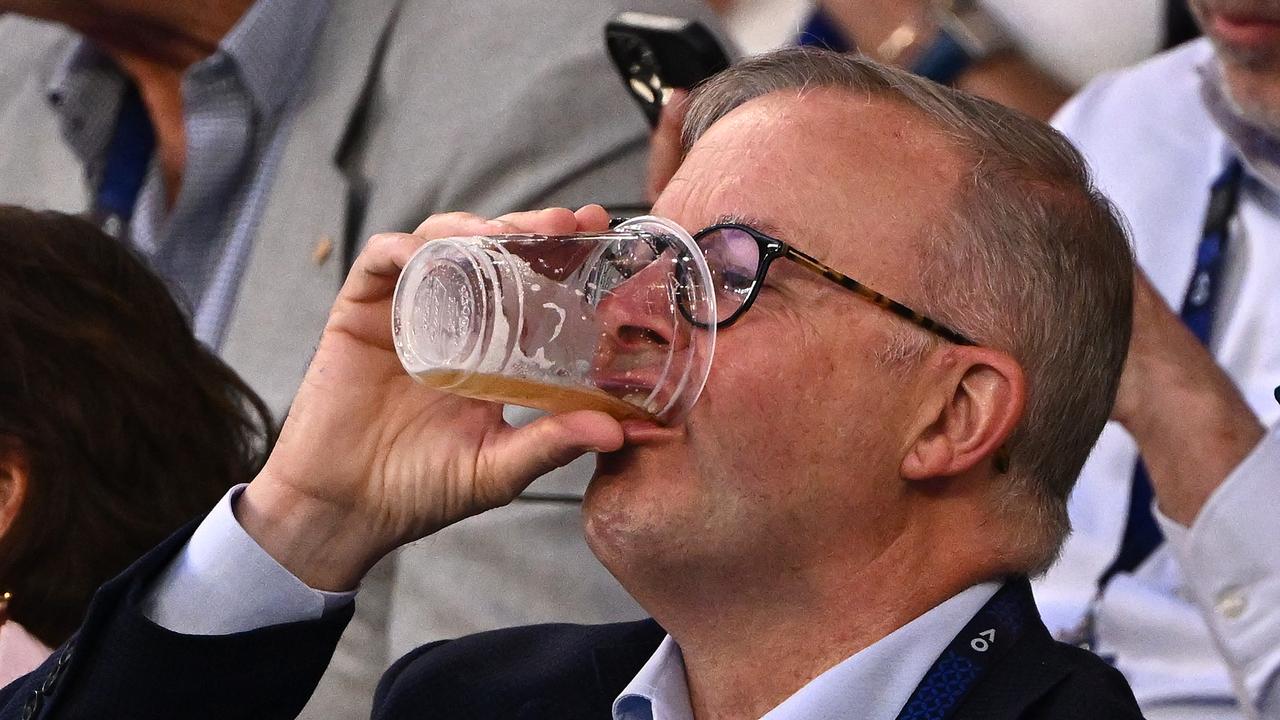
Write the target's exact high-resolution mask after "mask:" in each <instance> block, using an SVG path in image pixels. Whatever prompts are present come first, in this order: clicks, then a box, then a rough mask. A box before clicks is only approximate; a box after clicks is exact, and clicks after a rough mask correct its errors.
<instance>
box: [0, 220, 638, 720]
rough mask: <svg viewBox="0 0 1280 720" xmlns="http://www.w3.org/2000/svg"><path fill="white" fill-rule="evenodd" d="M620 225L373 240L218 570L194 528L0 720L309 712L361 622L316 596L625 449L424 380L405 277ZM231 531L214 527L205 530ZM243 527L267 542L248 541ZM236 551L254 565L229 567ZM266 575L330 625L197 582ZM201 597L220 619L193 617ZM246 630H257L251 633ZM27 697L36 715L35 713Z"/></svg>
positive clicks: (469, 224)
mask: <svg viewBox="0 0 1280 720" xmlns="http://www.w3.org/2000/svg"><path fill="white" fill-rule="evenodd" d="M608 221H609V218H608V214H607V213H606V212H605V211H604V209H603V208H600V207H599V206H591V207H587V208H583V209H582V210H581V211H579V212H578V213H576V214H575V213H573V212H571V211H568V210H564V209H554V210H546V211H539V212H532V213H519V214H513V215H510V216H506V217H505V218H503V219H500V220H497V221H486V220H484V219H482V218H478V217H475V216H472V215H465V214H461V213H455V214H449V215H438V216H433V217H431V218H429V219H428V220H427V221H426V222H424V223H423V224H422V225H421V226H420V227H419V228H418V231H417V232H416V233H415V234H412V235H410V234H401V233H396V234H387V235H381V236H376V237H375V238H373V239H372V240H371V241H370V242H369V245H368V246H367V247H366V249H365V251H364V252H362V253H361V255H360V257H359V258H357V260H356V263H355V266H354V267H353V269H352V271H351V274H350V275H349V277H348V279H347V282H346V283H345V284H344V285H343V288H342V291H341V292H340V293H339V296H338V299H337V301H336V302H335V303H334V307H333V310H332V311H331V314H330V318H329V321H328V323H327V325H326V328H325V332H324V335H323V336H322V337H321V340H320V344H319V346H318V348H317V349H316V353H315V356H314V358H313V360H312V362H311V365H310V367H309V368H308V370H307V375H306V377H305V379H304V380H303V383H302V387H301V389H300V390H299V391H298V395H297V397H296V398H295V399H294V403H293V405H292V407H291V409H290V412H289V417H288V419H287V420H286V421H285V424H284V428H283V430H282V432H281V435H280V439H279V441H278V442H277V443H276V446H275V448H274V450H273V451H272V454H271V457H270V458H269V459H268V461H267V464H266V467H265V468H264V469H263V471H262V472H261V473H260V474H259V475H258V477H257V478H255V479H254V481H253V482H252V483H250V484H249V486H248V488H246V489H245V490H244V493H243V495H241V497H240V499H239V502H237V503H236V505H235V518H236V519H237V520H238V521H239V523H238V526H237V525H236V524H227V523H223V524H222V530H221V531H219V532H221V533H222V534H221V535H219V532H213V533H212V535H210V536H209V537H213V540H212V541H211V543H212V544H211V545H210V547H211V548H212V552H211V553H208V554H207V555H206V556H205V560H203V561H201V560H200V557H201V556H202V551H201V550H200V546H201V545H202V544H203V543H204V542H205V540H206V539H208V538H207V537H206V536H205V535H204V534H202V535H201V538H200V539H198V540H197V542H196V547H195V549H194V552H191V553H184V548H185V549H188V550H190V549H192V548H191V545H190V544H189V543H188V540H189V539H191V538H192V535H193V533H192V530H190V529H188V530H186V531H183V532H182V533H179V534H178V535H177V536H175V537H174V538H171V539H170V540H169V541H167V542H166V543H165V544H164V545H162V546H161V547H159V548H157V549H156V550H154V551H152V552H151V553H149V554H148V555H147V556H146V557H145V558H144V559H143V560H142V561H140V562H139V563H138V564H137V565H135V566H134V567H133V568H131V569H130V570H129V571H128V572H126V573H125V575H123V576H121V577H120V578H118V579H116V580H114V581H112V582H111V583H108V585H106V586H104V587H103V589H102V590H100V591H99V593H98V595H97V597H96V598H95V601H94V603H93V605H92V606H91V608H90V611H89V614H88V616H87V617H86V620H85V623H84V624H83V626H82V627H81V629H80V631H79V632H78V633H77V637H76V638H75V639H73V640H72V641H71V643H70V647H69V648H67V647H64V648H63V649H61V650H59V651H58V652H57V653H55V655H54V657H53V658H51V659H50V661H49V662H46V663H45V665H44V666H42V667H41V668H39V669H38V670H37V671H36V672H34V673H32V674H31V675H29V676H27V677H26V678H25V679H23V680H21V681H19V682H18V683H16V684H15V686H14V687H11V688H9V689H7V690H6V691H5V692H4V693H3V694H0V720H9V719H10V718H15V719H16V718H26V717H40V718H47V717H94V718H130V719H131V720H135V719H146V718H173V717H182V718H220V719H225V718H254V719H255V720H263V719H268V720H269V719H271V718H293V717H295V716H296V715H297V713H298V712H299V711H300V710H301V709H302V706H303V705H304V704H305V702H306V699H307V697H308V696H309V695H310V693H311V691H312V690H313V689H314V687H315V682H316V681H318V680H319V678H320V675H321V674H322V673H323V671H324V668H325V666H326V665H327V664H328V661H329V658H330V656H331V655H332V653H333V649H334V646H335V645H336V643H337V640H338V636H339V635H340V634H341V631H342V628H343V627H344V626H345V624H346V622H347V621H348V620H349V619H350V617H351V608H352V605H351V604H350V603H349V602H344V598H343V597H342V596H339V597H337V598H336V600H337V602H336V604H337V607H336V608H330V609H326V608H325V605H326V599H325V596H323V595H314V594H312V593H311V591H310V589H312V588H314V589H319V590H322V591H332V592H337V593H347V592H349V591H351V590H353V589H354V588H355V587H356V586H357V585H358V584H359V582H360V579H361V577H363V575H364V574H365V573H366V572H368V570H369V568H371V567H372V566H373V565H374V563H376V562H377V561H378V559H379V558H381V557H382V556H384V555H386V554H387V553H388V552H390V551H391V550H392V549H394V548H395V547H398V546H399V545H402V544H404V543H407V542H411V541H413V540H416V539H419V538H422V537H425V536H426V535H429V534H431V533H432V532H434V531H436V530H439V529H440V528H443V527H445V526H446V525H449V524H451V523H453V522H456V521H458V520H461V519H463V518H465V517H468V516H470V515H475V514H477V513H480V512H483V511H484V510H487V509H490V508H494V507H498V506H500V505H503V504H506V503H508V502H510V501H511V500H512V499H513V498H514V497H515V496H516V495H517V494H518V493H519V492H520V491H521V490H522V489H523V488H524V487H525V486H526V485H528V484H529V483H530V482H532V481H533V479H534V478H536V477H537V476H538V475H540V474H542V473H544V472H546V471H548V470H550V469H553V468H555V467H559V466H561V465H564V464H566V463H568V462H570V461H572V460H573V459H575V458H577V457H579V456H580V455H582V454H584V453H586V452H590V451H593V450H596V451H612V450H616V449H618V448H619V447H621V445H622V443H623V439H624V429H623V427H622V426H621V425H620V424H619V423H618V421H616V420H614V419H613V418H611V417H609V416H608V415H606V414H604V413H599V412H592V411H580V412H571V413H565V414H562V415H552V416H548V417H545V418H541V419H539V420H537V421H535V422H533V423H531V424H529V425H527V426H524V427H521V428H514V427H511V426H509V425H507V424H506V423H504V422H503V420H502V408H501V406H500V405H496V404H492V403H485V402H480V401H476V400H469V399H466V398H461V397H458V396H454V395H448V394H445V393H442V392H439V391H436V390H432V389H430V388H428V387H426V386H424V385H421V384H418V383H417V382H415V381H414V380H413V378H411V377H410V376H409V375H408V374H406V373H405V372H404V370H403V368H401V366H400V361H399V359H398V358H397V356H396V352H395V348H394V344H393V342H392V337H391V299H392V293H393V290H394V288H395V285H396V280H397V278H398V276H399V274H400V270H401V269H402V268H403V267H404V265H405V263H407V262H408V259H409V257H410V256H411V255H412V254H413V253H414V252H416V250H417V249H418V248H419V247H421V245H422V244H423V243H424V242H426V241H427V240H428V239H430V238H435V237H445V236H452V235H466V234H494V233H502V232H537V233H548V234H559V233H567V232H575V231H599V230H602V229H604V228H606V227H607V225H608ZM227 508H228V509H229V508H230V504H229V503H228V505H227ZM217 526H218V521H217V520H216V519H215V520H214V521H212V522H210V523H209V524H207V525H204V526H202V528H201V530H202V531H204V530H207V529H208V528H214V529H215V530H216V529H217ZM237 527H243V529H244V532H245V533H247V538H251V539H252V542H253V544H248V545H246V544H244V543H239V542H238V541H237V537H239V536H238V534H237V533H238V532H239V531H238V530H237ZM239 539H240V540H244V539H245V538H239ZM237 544H239V545H240V546H241V549H247V550H248V551H249V552H248V555H246V556H245V557H241V558H239V559H235V558H234V557H232V556H233V555H234V552H235V550H234V547H235V546H236V545H237ZM255 547H256V548H261V549H262V550H265V551H266V555H268V556H270V559H272V560H273V561H274V563H278V564H279V567H276V565H274V564H272V563H260V562H259V561H262V560H264V559H265V558H263V557H262V556H261V555H258V556H257V560H254V559H253V556H254V554H255V553H256V552H257V550H256V549H255ZM223 554H225V555H226V557H227V558H231V562H230V563H228V564H226V566H225V567H215V568H214V570H213V574H212V575H211V576H205V575H203V574H202V573H200V572H193V573H188V572H186V569H185V568H184V567H183V564H184V563H188V562H196V561H199V562H204V563H209V564H212V565H215V566H218V565H220V564H221V563H223V557H222V555H223ZM175 558H176V562H175ZM246 558H248V559H247V560H246ZM245 562H248V563H249V564H250V565H253V564H258V565H259V566H258V567H257V568H256V569H254V568H251V567H246V566H245V565H244V563H245ZM279 569H284V570H286V571H287V572H288V575H289V576H290V577H284V576H282V575H280V574H279V573H278V572H277V571H278V570H279ZM259 572H265V574H266V575H268V576H273V577H275V578H277V579H280V580H283V582H284V585H285V586H291V587H293V588H294V589H297V590H300V591H301V593H302V595H303V596H308V597H311V598H312V599H313V600H314V599H316V598H318V599H319V603H318V605H316V604H315V603H314V602H310V601H304V603H303V604H304V605H308V606H309V607H310V609H309V610H305V612H307V613H314V611H315V610H317V609H318V610H319V612H320V617H319V619H311V620H301V621H288V620H289V618H290V617H291V616H289V615H282V616H278V617H274V618H271V620H272V621H273V622H274V623H275V624H270V625H268V626H267V627H258V626H260V625H261V623H262V620H263V618H264V617H266V616H268V615H269V614H271V613H272V612H275V611H274V610H273V609H272V607H271V606H273V605H275V604H276V603H277V602H284V601H286V597H287V596H291V594H290V593H289V592H287V589H286V588H284V587H281V588H272V589H262V588H258V589H255V591H253V592H257V593H259V594H260V595H261V597H257V598H250V599H249V601H248V602H241V599H240V598H228V597H225V596H223V595H221V594H219V593H218V591H216V590H214V589H211V588H210V587H208V586H202V585H200V583H201V582H204V580H200V578H204V579H205V580H208V579H212V580H213V581H215V582H216V581H219V580H221V581H222V582H226V583H228V587H230V588H235V589H236V590H235V592H251V591H249V590H247V589H245V587H244V585H243V584H241V581H242V580H243V579H244V578H250V579H252V578H255V577H258V573H259ZM175 579H176V581H175V582H170V581H171V580H175ZM294 579H296V580H299V581H301V583H302V585H297V584H295V583H293V580H294ZM193 580H194V581H195V584H194V585H193V584H191V582H192V581H193ZM193 590H194V594H193V592H192V591H193ZM202 593H203V598H201V595H202ZM175 598H176V600H175ZM170 601H173V602H170ZM200 602H203V604H204V609H203V613H207V614H208V615H209V616H210V617H211V618H216V619H215V620H212V621H210V622H207V623H206V621H204V620H203V619H201V618H194V617H192V613H191V611H192V609H193V606H194V605H198V604H199V603H200ZM226 604H231V605H235V606H237V607H238V608H239V609H237V610H235V611H234V612H232V613H231V615H233V616H235V618H233V619H234V620H235V622H231V623H228V622H227V620H228V617H227V615H226V614H225V612H224V611H225V610H226V609H227V608H220V607H215V606H217V605H226ZM175 608H176V609H177V612H176V613H175V612H172V611H174V610H175ZM195 609H196V610H197V614H200V609H199V608H195ZM148 613H149V614H152V615H153V616H154V617H156V618H157V619H158V620H160V621H161V622H163V623H166V624H170V625H173V626H175V627H178V628H180V629H183V630H188V631H190V630H195V631H197V632H202V631H212V632H216V633H219V634H190V633H189V632H174V631H173V630H170V629H167V628H165V627H163V626H162V625H160V624H157V623H156V622H153V621H152V620H151V619H149V618H148V616H147V614H148ZM244 620H250V621H252V622H248V623H247V624H239V623H240V622H241V621H244ZM281 620H283V621H284V622H279V621H281ZM193 621H194V622H196V623H197V625H192V624H190V623H191V622H193ZM200 623H204V626H198V625H199V624H200ZM255 627H256V628H257V629H251V628H255ZM28 703H33V704H34V707H35V709H36V711H35V712H34V713H29V712H26V711H25V710H24V706H26V705H27V704H28Z"/></svg>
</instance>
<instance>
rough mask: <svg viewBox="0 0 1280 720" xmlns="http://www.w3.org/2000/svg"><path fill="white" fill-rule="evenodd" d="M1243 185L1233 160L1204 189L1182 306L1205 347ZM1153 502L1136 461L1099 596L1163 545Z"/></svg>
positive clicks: (1146, 479)
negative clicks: (1119, 531) (1119, 535)
mask: <svg viewBox="0 0 1280 720" xmlns="http://www.w3.org/2000/svg"><path fill="white" fill-rule="evenodd" d="M1243 183H1244V170H1243V168H1242V166H1241V164H1240V161H1239V160H1238V159H1236V158H1234V157H1233V158H1231V159H1230V160H1228V161H1227V164H1226V168H1224V169H1223V171H1222V174H1220V175H1219V176H1218V177H1217V179H1216V180H1214V181H1213V184H1212V185H1210V186H1209V208H1208V210H1206V211H1205V218H1204V227H1203V229H1202V230H1201V232H1200V245H1199V247H1197V249H1196V265H1195V270H1194V272H1192V273H1191V282H1190V284H1189V285H1188V286H1187V291H1186V293H1185V294H1184V296H1183V300H1182V312H1181V313H1180V314H1181V316H1182V322H1183V323H1185V324H1186V326H1187V327H1188V328H1189V329H1190V330H1191V332H1192V333H1194V334H1195V336H1196V337H1197V338H1198V339H1199V340H1200V342H1201V343H1203V344H1205V345H1206V346H1207V345H1208V344H1209V339H1210V336H1211V334H1212V332H1213V318H1214V312H1215V309H1216V302H1217V300H1216V299H1217V295H1218V290H1219V286H1220V285H1221V284H1222V267H1223V264H1224V261H1225V259H1226V255H1227V240H1228V239H1229V237H1230V234H1231V220H1232V218H1234V217H1235V215H1236V208H1237V207H1238V206H1239V204H1240V186H1241V185H1242V184H1243ZM1154 497H1155V495H1154V493H1153V492H1152V489H1151V478H1150V476H1148V475H1147V467H1146V465H1145V464H1143V462H1142V460H1141V459H1139V460H1138V463H1137V465H1136V467H1135V468H1134V471H1133V483H1132V485H1130V491H1129V517H1128V521H1127V522H1126V523H1125V528H1124V536H1123V538H1122V539H1121V541H1120V551H1119V552H1118V553H1117V554H1116V557H1115V559H1114V560H1113V561H1112V563H1111V566H1110V567H1108V568H1107V570H1106V572H1104V573H1103V574H1102V577H1101V578H1099V580H1098V588H1099V590H1101V589H1102V588H1104V587H1106V585H1107V583H1108V582H1110V581H1111V578H1112V577H1113V576H1115V574H1116V573H1121V572H1133V571H1134V570H1135V569H1137V567H1138V566H1139V565H1141V564H1142V563H1143V561H1145V560H1146V559H1147V558H1148V557H1150V556H1151V553H1153V552H1155V549H1156V548H1157V547H1159V546H1160V543H1162V542H1164V534H1163V533H1162V532H1160V526H1159V524H1157V523H1156V518H1155V515H1154V514H1152V512H1151V503H1152V500H1153V499H1154Z"/></svg>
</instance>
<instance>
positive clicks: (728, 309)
mask: <svg viewBox="0 0 1280 720" xmlns="http://www.w3.org/2000/svg"><path fill="white" fill-rule="evenodd" d="M693 239H694V240H695V241H696V242H697V243H698V247H699V248H701V249H702V253H703V254H704V255H705V256H706V258H707V265H708V267H710V269H711V280H712V286H713V287H714V288H715V292H716V317H715V320H714V324H715V326H716V329H718V330H723V329H724V328H726V327H728V326H730V325H732V324H733V323H735V322H737V320H738V318H740V317H742V314H743V313H745V312H746V311H747V309H748V308H750V307H751V304H752V303H754V302H755V300H756V296H757V295H759V294H760V288H761V287H763V286H764V276H765V274H766V273H767V272H769V266H770V265H772V264H773V261H774V260H777V259H778V258H787V259H789V260H792V261H794V262H796V263H798V264H799V265H800V266H802V267H804V268H805V269H807V270H811V271H813V272H815V273H817V274H819V275H821V276H822V277H824V278H826V279H828V280H830V281H831V282H833V283H836V284H837V285H839V286H840V287H843V288H845V289H847V290H852V291H853V292H855V293H857V294H858V295H860V296H862V297H863V298H866V299H867V300H870V301H871V302H873V303H875V304H876V305H877V306H879V307H882V308H884V309H885V310H888V311H889V312H891V313H893V314H894V315H897V316H898V317H901V318H903V319H905V320H907V321H909V322H912V323H915V324H916V325H919V326H920V327H922V328H924V329H925V330H928V331H930V332H932V333H935V334H937V335H939V336H940V337H943V338H945V339H947V340H950V341H951V342H953V343H956V344H957V345H976V344H977V343H975V342H974V341H972V340H970V339H969V338H967V337H965V336H964V335H962V334H961V333H959V332H956V331H955V330H952V329H951V328H949V327H947V326H946V325H943V324H942V323H940V322H938V321H937V320H933V319H932V318H930V317H928V316H926V315H924V314H923V313H919V312H916V311H915V310H912V309H911V308H909V307H907V306H906V305H903V304H902V303H900V302H898V301H897V300H893V299H891V298H889V297H887V296H885V295H883V294H881V293H878V292H876V291H875V290H872V289H871V288H869V287H867V286H866V285H863V284H862V283H860V282H858V281H857V280H854V279H853V278H851V277H849V276H847V275H844V274H843V273H840V272H838V271H836V270H833V269H831V268H830V267H827V266H826V265H824V264H822V263H821V262H819V261H818V260H816V259H815V258H813V257H810V256H809V255H806V254H804V253H803V252H800V251H799V250H797V249H795V248H793V247H791V246H790V245H788V244H786V243H785V242H783V241H781V240H779V239H777V238H774V237H770V236H768V235H766V234H764V233H762V232H760V231H759V230H756V229H755V228H753V227H751V226H749V225H742V224H739V223H719V224H716V225H711V226H709V227H706V228H703V229H702V230H699V231H698V232H697V234H695V235H694V236H693ZM680 310H681V312H682V313H684V315H685V318H686V319H688V320H689V321H690V322H692V323H693V324H695V325H697V326H699V327H708V326H710V325H711V324H712V319H711V318H705V317H697V316H696V315H695V314H694V313H693V311H692V309H691V308H689V307H686V303H685V302H683V301H682V302H681V303H680Z"/></svg>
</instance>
